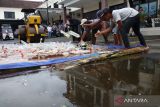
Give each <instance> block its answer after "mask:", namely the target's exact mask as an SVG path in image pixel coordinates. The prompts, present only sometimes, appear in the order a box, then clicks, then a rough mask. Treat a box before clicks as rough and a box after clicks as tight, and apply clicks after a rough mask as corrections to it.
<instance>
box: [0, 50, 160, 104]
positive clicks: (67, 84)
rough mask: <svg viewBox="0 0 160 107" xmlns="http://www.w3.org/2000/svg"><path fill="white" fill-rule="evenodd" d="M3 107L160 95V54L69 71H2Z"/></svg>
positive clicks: (0, 93)
mask: <svg viewBox="0 0 160 107" xmlns="http://www.w3.org/2000/svg"><path fill="white" fill-rule="evenodd" d="M0 78H1V79H0V84H1V85H0V95H1V97H0V107H112V106H113V103H112V102H111V101H112V98H113V97H114V95H116V94H123V95H160V55H159V54H158V53H157V54H156V53H154V54H152V53H150V54H147V55H146V54H138V55H133V56H128V57H123V58H121V59H113V60H109V61H102V62H96V63H90V64H85V65H81V66H78V67H75V68H71V69H68V70H65V71H56V70H54V68H52V67H46V68H44V67H41V68H31V69H21V70H10V71H1V72H0Z"/></svg>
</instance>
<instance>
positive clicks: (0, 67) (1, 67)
mask: <svg viewBox="0 0 160 107" xmlns="http://www.w3.org/2000/svg"><path fill="white" fill-rule="evenodd" d="M137 46H140V45H136V46H133V47H137ZM107 48H109V49H123V48H124V46H117V45H113V44H110V45H107ZM94 56H99V54H98V53H93V54H87V55H81V56H73V57H67V58H56V59H50V60H47V61H37V62H21V63H11V64H0V70H7V69H17V68H27V67H38V66H44V65H51V64H58V63H64V62H68V61H75V60H80V59H85V58H90V57H94Z"/></svg>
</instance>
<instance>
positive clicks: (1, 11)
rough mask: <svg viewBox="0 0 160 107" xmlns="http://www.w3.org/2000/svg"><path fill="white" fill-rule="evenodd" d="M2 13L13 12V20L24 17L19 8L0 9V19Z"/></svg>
mask: <svg viewBox="0 0 160 107" xmlns="http://www.w3.org/2000/svg"><path fill="white" fill-rule="evenodd" d="M4 11H7V12H15V19H22V18H23V17H24V13H23V12H21V8H6V7H0V19H4Z"/></svg>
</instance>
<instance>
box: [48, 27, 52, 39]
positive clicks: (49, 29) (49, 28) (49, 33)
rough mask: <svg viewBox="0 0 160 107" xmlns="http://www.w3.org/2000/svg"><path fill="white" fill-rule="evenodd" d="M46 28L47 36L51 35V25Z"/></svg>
mask: <svg viewBox="0 0 160 107" xmlns="http://www.w3.org/2000/svg"><path fill="white" fill-rule="evenodd" d="M47 30H48V37H51V36H52V27H51V25H49V26H48V27H47Z"/></svg>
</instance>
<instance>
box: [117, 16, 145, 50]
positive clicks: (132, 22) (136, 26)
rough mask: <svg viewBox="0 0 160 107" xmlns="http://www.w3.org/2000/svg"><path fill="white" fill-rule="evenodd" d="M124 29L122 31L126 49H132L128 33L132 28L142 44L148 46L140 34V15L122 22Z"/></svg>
mask: <svg viewBox="0 0 160 107" xmlns="http://www.w3.org/2000/svg"><path fill="white" fill-rule="evenodd" d="M122 23H123V27H122V29H121V31H120V32H121V35H122V40H123V43H124V45H125V47H126V48H129V47H130V44H129V40H128V33H129V30H130V28H132V29H133V31H134V33H135V34H136V35H137V36H138V39H139V41H140V44H141V45H143V46H146V42H145V40H144V38H143V35H142V34H141V32H140V17H139V14H138V15H136V16H135V17H130V18H127V19H126V20H125V21H123V22H122Z"/></svg>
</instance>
